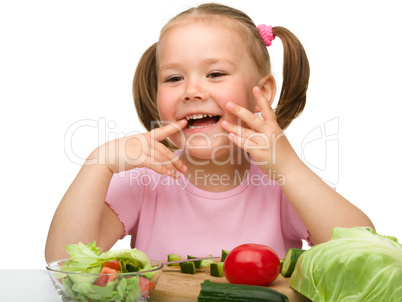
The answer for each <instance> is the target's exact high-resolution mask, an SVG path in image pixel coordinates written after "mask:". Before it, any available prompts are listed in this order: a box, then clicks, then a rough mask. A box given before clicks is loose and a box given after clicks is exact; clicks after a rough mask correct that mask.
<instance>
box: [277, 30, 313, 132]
mask: <svg viewBox="0 0 402 302" xmlns="http://www.w3.org/2000/svg"><path fill="white" fill-rule="evenodd" d="M272 32H273V34H274V35H275V36H277V37H279V38H280V39H281V41H282V44H283V83H282V90H281V93H280V96H279V101H278V105H277V107H276V109H275V113H276V117H277V121H278V124H279V126H280V127H281V129H286V128H287V127H288V126H289V125H290V123H291V122H292V121H293V120H294V119H295V118H296V117H298V116H299V115H300V114H301V113H302V111H303V109H304V106H305V104H306V93H307V87H308V81H309V77H310V66H309V62H308V59H307V55H306V52H305V51H304V47H303V45H302V44H301V43H300V41H299V40H298V39H297V38H296V36H295V35H294V34H292V33H291V32H290V31H289V30H287V29H286V28H283V27H273V29H272Z"/></svg>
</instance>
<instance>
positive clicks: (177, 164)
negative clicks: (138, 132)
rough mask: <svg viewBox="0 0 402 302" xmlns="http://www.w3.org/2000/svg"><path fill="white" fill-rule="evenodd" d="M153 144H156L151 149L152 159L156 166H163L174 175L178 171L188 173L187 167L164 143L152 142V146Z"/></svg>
mask: <svg viewBox="0 0 402 302" xmlns="http://www.w3.org/2000/svg"><path fill="white" fill-rule="evenodd" d="M152 142H154V143H155V144H154V146H151V148H150V157H151V159H152V160H153V161H154V162H155V164H159V165H163V166H165V167H166V169H168V170H169V171H172V172H174V173H176V172H177V171H176V170H178V171H180V172H183V173H184V172H186V171H187V167H186V166H185V165H184V163H183V162H182V161H181V160H180V158H179V157H178V156H177V155H176V154H175V153H174V152H172V151H171V150H170V149H169V148H167V147H166V146H165V145H163V144H162V143H159V142H155V141H151V144H152Z"/></svg>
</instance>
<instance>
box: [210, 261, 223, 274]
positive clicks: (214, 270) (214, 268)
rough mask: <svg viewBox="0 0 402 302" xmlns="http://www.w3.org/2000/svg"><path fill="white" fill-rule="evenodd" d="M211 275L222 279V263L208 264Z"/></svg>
mask: <svg viewBox="0 0 402 302" xmlns="http://www.w3.org/2000/svg"><path fill="white" fill-rule="evenodd" d="M210 267H211V275H212V276H214V277H223V276H224V274H223V262H214V263H211V264H210Z"/></svg>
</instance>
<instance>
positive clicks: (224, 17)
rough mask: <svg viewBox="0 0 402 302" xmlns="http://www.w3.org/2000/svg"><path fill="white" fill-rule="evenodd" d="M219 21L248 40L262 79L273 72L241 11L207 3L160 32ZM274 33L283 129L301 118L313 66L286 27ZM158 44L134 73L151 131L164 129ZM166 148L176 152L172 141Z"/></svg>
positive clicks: (140, 110)
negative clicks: (278, 52) (159, 101)
mask: <svg viewBox="0 0 402 302" xmlns="http://www.w3.org/2000/svg"><path fill="white" fill-rule="evenodd" d="M211 20H212V21H219V22H221V23H222V24H224V25H225V26H229V27H230V28H232V29H236V30H237V32H238V33H239V34H240V35H241V36H242V38H243V40H244V41H246V45H247V49H248V52H249V55H250V57H251V58H252V59H253V61H254V62H255V64H256V66H257V68H258V71H259V72H260V74H261V76H264V75H266V74H270V73H271V63H270V58H269V54H268V51H267V47H266V46H265V43H264V41H263V39H262V37H261V35H260V33H259V31H258V29H257V27H256V25H255V24H254V22H253V21H252V20H251V19H250V17H249V16H247V15H246V14H245V13H243V12H242V11H239V10H237V9H234V8H231V7H228V6H225V5H221V4H216V3H206V4H201V5H200V6H197V7H194V8H190V9H188V10H186V11H183V12H181V13H180V14H178V15H177V16H176V17H174V18H172V19H171V20H170V21H169V22H168V23H167V24H166V25H165V26H164V27H163V28H162V30H161V34H160V37H162V36H163V34H164V33H165V32H166V31H168V30H169V29H171V28H173V27H175V26H178V25H180V24H182V23H183V22H189V21H197V22H199V21H201V22H202V21H204V22H205V21H211ZM273 34H274V35H275V36H276V37H278V38H280V39H281V41H282V44H283V57H284V58H283V83H282V90H281V93H280V96H279V101H278V105H277V107H276V109H275V113H276V116H277V121H278V124H279V126H280V127H281V128H282V129H286V128H287V127H288V126H289V125H290V123H291V122H292V121H293V120H294V119H295V118H296V117H298V116H299V115H300V114H301V112H302V111H303V109H304V106H305V104H306V92H307V87H308V81H309V77H310V67H309V62H308V59H307V55H306V53H305V51H304V48H303V45H302V44H301V43H300V41H299V40H298V39H297V37H296V36H295V35H294V34H292V33H291V32H290V31H289V30H287V29H286V28H284V27H273ZM157 52H158V44H157V43H155V44H153V45H152V46H151V47H150V48H148V50H147V51H146V52H145V53H144V55H143V56H142V57H141V59H140V61H139V64H138V67H137V69H136V71H135V75H134V82H133V96H134V103H135V107H136V110H137V114H138V116H139V118H140V120H141V123H142V124H143V125H144V127H145V128H146V129H148V130H152V129H151V127H152V126H155V123H157V124H156V126H157V127H159V126H161V124H160V117H159V113H158V107H157V91H158V67H159V66H158V63H157V57H158V56H157ZM163 143H164V144H165V145H167V146H168V147H170V148H171V149H174V148H175V147H174V146H173V144H172V143H171V142H170V141H164V142H163Z"/></svg>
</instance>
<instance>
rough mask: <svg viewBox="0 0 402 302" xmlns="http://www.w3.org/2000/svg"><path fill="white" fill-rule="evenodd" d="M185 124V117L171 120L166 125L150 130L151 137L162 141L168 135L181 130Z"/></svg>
mask: <svg viewBox="0 0 402 302" xmlns="http://www.w3.org/2000/svg"><path fill="white" fill-rule="evenodd" d="M186 125H187V120H186V119H182V120H180V121H177V122H172V123H170V124H168V125H165V126H163V127H160V128H156V129H154V130H152V131H150V133H151V137H152V138H153V139H154V140H156V141H163V140H164V139H166V138H167V137H168V136H170V135H172V134H175V133H176V132H178V131H180V130H182V129H183V128H184V127H185V126H186Z"/></svg>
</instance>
